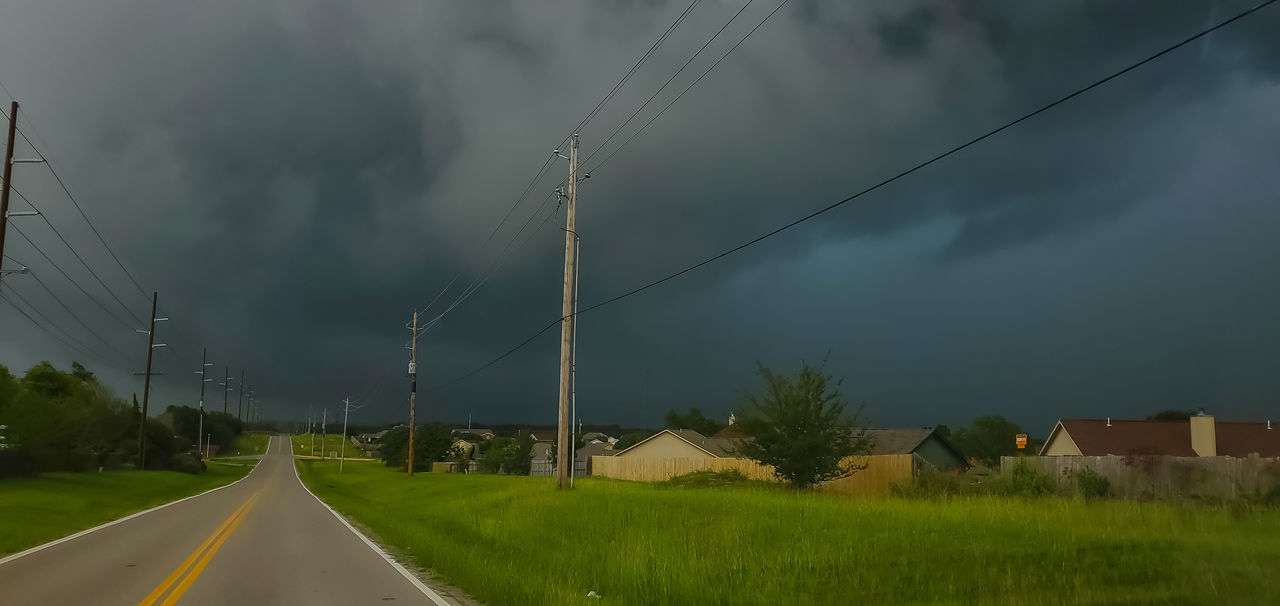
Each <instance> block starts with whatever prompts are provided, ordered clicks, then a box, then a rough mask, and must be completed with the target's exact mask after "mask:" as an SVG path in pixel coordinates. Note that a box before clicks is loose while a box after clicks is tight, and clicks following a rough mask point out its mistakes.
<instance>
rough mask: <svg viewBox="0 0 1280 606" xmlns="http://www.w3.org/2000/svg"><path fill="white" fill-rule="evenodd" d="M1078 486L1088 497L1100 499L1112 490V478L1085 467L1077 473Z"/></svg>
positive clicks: (1081, 492)
mask: <svg viewBox="0 0 1280 606" xmlns="http://www.w3.org/2000/svg"><path fill="white" fill-rule="evenodd" d="M1076 487H1077V488H1079V490H1080V494H1081V495H1082V496H1084V497H1085V498H1086V499H1098V498H1102V497H1105V496H1107V494H1109V493H1110V492H1111V480H1109V479H1107V477H1106V476H1104V475H1102V474H1100V473H1098V472H1096V471H1094V470H1092V469H1084V470H1081V471H1080V472H1079V473H1077V474H1076Z"/></svg>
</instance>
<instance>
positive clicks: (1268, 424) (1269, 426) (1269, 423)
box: [1267, 419, 1271, 429]
mask: <svg viewBox="0 0 1280 606" xmlns="http://www.w3.org/2000/svg"><path fill="white" fill-rule="evenodd" d="M1267 429H1271V419H1267Z"/></svg>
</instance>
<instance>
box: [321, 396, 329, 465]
mask: <svg viewBox="0 0 1280 606" xmlns="http://www.w3.org/2000/svg"><path fill="white" fill-rule="evenodd" d="M328 439H329V409H328V408H325V409H324V410H322V411H320V460H321V461H323V460H324V449H325V442H326V441H327V440H328Z"/></svg>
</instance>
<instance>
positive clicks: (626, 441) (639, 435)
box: [613, 431, 653, 450]
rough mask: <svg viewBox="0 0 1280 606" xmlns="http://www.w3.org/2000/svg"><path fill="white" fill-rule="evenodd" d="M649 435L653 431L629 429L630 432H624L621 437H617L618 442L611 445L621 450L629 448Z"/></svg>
mask: <svg viewBox="0 0 1280 606" xmlns="http://www.w3.org/2000/svg"><path fill="white" fill-rule="evenodd" d="M651 435H653V433H652V432H648V431H631V432H627V433H624V434H622V436H621V437H619V438H618V442H617V443H616V444H614V445H613V449H614V450H623V449H626V448H631V447H632V446H635V445H636V444H639V443H640V442H642V441H644V439H645V438H648V437H649V436H651Z"/></svg>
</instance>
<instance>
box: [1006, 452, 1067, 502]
mask: <svg viewBox="0 0 1280 606" xmlns="http://www.w3.org/2000/svg"><path fill="white" fill-rule="evenodd" d="M994 488H995V492H997V493H999V494H1003V495H1005V496H1015V497H1038V496H1044V495H1047V494H1052V493H1053V480H1052V479H1051V478H1049V476H1046V475H1044V474H1042V473H1040V472H1038V471H1036V470H1034V469H1032V468H1031V464H1030V463H1027V460H1026V458H1024V457H1018V460H1017V461H1016V462H1014V464H1013V469H1011V470H1009V474H1008V475H1007V476H1005V477H1003V478H1001V479H1000V481H999V482H996V483H995V487H994Z"/></svg>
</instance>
